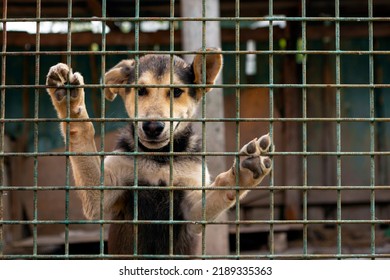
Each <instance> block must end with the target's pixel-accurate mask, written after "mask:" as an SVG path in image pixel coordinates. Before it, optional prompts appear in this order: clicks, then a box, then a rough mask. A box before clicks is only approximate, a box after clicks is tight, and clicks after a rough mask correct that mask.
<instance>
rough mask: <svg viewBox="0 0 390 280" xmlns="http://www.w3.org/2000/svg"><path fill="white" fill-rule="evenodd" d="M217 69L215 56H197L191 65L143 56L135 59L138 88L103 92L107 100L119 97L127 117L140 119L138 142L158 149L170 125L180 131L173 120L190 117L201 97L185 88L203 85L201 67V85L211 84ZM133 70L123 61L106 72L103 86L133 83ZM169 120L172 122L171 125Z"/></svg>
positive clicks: (218, 61) (165, 141)
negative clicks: (117, 95) (203, 64)
mask: <svg viewBox="0 0 390 280" xmlns="http://www.w3.org/2000/svg"><path fill="white" fill-rule="evenodd" d="M203 62H204V63H205V64H206V65H205V66H204V67H202V63H203ZM172 65H173V70H172V75H171V70H170V69H171V66H172ZM221 67H222V56H221V55H219V54H212V55H207V56H205V58H202V55H197V56H196V57H195V59H194V62H193V63H192V64H191V65H188V64H186V62H184V60H182V59H181V58H179V57H176V56H174V57H173V61H171V57H170V56H168V55H166V56H164V55H146V56H143V57H141V58H140V59H139V65H138V69H139V70H138V73H139V74H138V83H137V84H138V87H124V88H120V87H117V88H114V87H113V88H106V89H105V93H106V97H107V98H108V99H110V100H112V99H114V98H115V96H116V94H119V95H121V96H122V98H123V101H124V103H125V107H126V111H127V113H128V115H129V117H130V118H135V117H137V118H141V119H142V120H141V121H138V122H137V124H138V126H137V132H138V137H139V141H140V142H141V143H142V144H143V145H144V146H145V147H147V148H149V149H159V148H161V147H164V146H166V145H167V144H168V143H169V141H170V131H171V125H172V126H173V127H172V129H173V132H174V133H177V132H178V131H180V129H181V126H180V122H179V121H178V120H177V119H186V118H190V117H192V116H193V114H194V112H195V109H196V106H197V104H198V101H199V100H200V99H201V97H202V93H203V90H202V89H197V88H191V87H186V85H193V84H203V83H202V82H201V81H202V78H203V77H202V76H203V75H202V70H203V68H204V69H205V70H206V75H205V76H206V81H205V84H214V82H215V79H216V78H217V75H218V73H219V71H220V69H221ZM135 70H136V64H135V61H134V60H123V61H121V62H120V63H119V64H117V65H116V66H115V67H114V68H112V69H111V70H110V71H108V72H107V73H106V75H105V83H106V85H110V84H116V85H118V84H126V85H132V84H135ZM160 85H161V86H160ZM169 85H172V87H170V86H169ZM176 85H177V86H176ZM209 90H210V88H207V89H206V91H209ZM171 101H172V104H171ZM169 118H174V119H176V120H174V121H172V122H171V121H169Z"/></svg>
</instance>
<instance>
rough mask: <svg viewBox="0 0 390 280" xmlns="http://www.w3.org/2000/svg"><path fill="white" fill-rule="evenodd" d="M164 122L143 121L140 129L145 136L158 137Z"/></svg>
mask: <svg viewBox="0 0 390 280" xmlns="http://www.w3.org/2000/svg"><path fill="white" fill-rule="evenodd" d="M164 126H165V124H164V123H163V122H153V121H152V122H143V123H142V129H143V131H144V132H145V134H146V136H148V137H149V138H156V137H158V136H159V135H160V134H161V132H162V131H163V130H164Z"/></svg>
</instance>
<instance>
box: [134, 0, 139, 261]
mask: <svg viewBox="0 0 390 280" xmlns="http://www.w3.org/2000/svg"><path fill="white" fill-rule="evenodd" d="M139 14H140V0H136V1H135V18H134V20H136V19H138V18H139ZM139 34H140V22H135V33H134V35H135V38H134V40H135V46H134V49H135V50H137V51H138V50H139ZM138 79H139V55H136V56H135V83H137V84H138ZM134 116H135V118H138V93H137V94H136V95H135V102H134ZM134 125H135V127H138V121H137V120H135V122H134ZM134 143H135V145H134V146H135V147H134V151H137V152H138V130H137V129H134ZM134 186H137V187H138V157H137V156H136V155H135V154H134ZM138 202H139V201H138V190H134V210H133V212H134V217H133V220H134V222H135V224H134V245H133V249H134V252H133V253H134V256H137V255H138V240H139V236H138V223H137V221H138Z"/></svg>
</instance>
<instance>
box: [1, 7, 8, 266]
mask: <svg viewBox="0 0 390 280" xmlns="http://www.w3.org/2000/svg"><path fill="white" fill-rule="evenodd" d="M7 4H8V2H7V0H3V9H2V10H3V13H2V19H3V20H4V23H3V38H2V39H3V46H2V48H1V52H2V53H6V52H7V21H5V19H6V18H7ZM6 67H7V58H6V57H5V56H2V57H1V85H2V86H3V85H5V84H6V80H5V78H6V74H5V73H6V69H7V68H6ZM5 91H6V89H5V88H4V89H3V88H2V89H1V92H0V101H1V103H0V120H4V119H5ZM4 136H5V123H4V122H1V123H0V154H4V146H5V145H4ZM4 183H5V170H4V157H3V156H2V157H0V258H2V257H3V256H4V236H3V235H4V227H3V218H4V202H3V200H4V197H5V196H4V192H3V187H4Z"/></svg>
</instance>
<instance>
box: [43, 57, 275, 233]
mask: <svg viewBox="0 0 390 280" xmlns="http://www.w3.org/2000/svg"><path fill="white" fill-rule="evenodd" d="M202 61H203V59H202V55H197V56H196V57H195V59H194V64H193V67H194V74H195V83H199V84H203V83H202V69H203V67H202ZM124 66H126V67H127V66H128V67H130V66H134V61H132V60H124V61H121V62H120V63H119V64H118V65H116V66H115V67H114V68H113V69H111V70H109V71H108V72H107V74H106V76H105V81H106V85H108V86H107V88H105V93H106V97H107V98H108V99H110V100H112V99H114V98H115V96H116V94H120V95H121V96H122V98H123V101H124V104H125V107H126V110H127V113H128V115H129V116H130V117H134V115H135V113H134V98H135V89H134V88H125V87H124V88H117V87H110V85H113V84H126V78H125V77H124V76H123V67H124ZM221 67H222V56H221V55H219V54H211V55H207V56H206V65H205V69H206V71H207V73H206V81H205V82H206V84H207V85H212V84H214V82H215V79H216V77H217V75H218V73H219V72H220V69H221ZM168 73H169V72H168ZM68 76H69V79H70V81H73V80H74V79H77V80H78V81H79V83H80V85H81V86H82V85H83V84H84V81H83V79H82V76H81V75H80V74H78V73H74V74H73V73H72V72H71V70H70V69H69V67H68V66H67V65H65V64H61V63H60V64H57V65H55V66H53V67H52V68H51V69H50V71H49V74H48V80H47V84H48V85H49V88H48V93H49V94H50V96H51V98H52V102H53V105H54V107H55V109H56V111H57V113H58V117H59V118H65V117H66V111H67V110H66V98H64V99H62V100H60V101H59V100H58V98H57V95H56V90H58V88H59V87H61V86H63V85H64V84H66V82H67V77H68ZM53 77H54V82H53V81H52V80H51V79H53ZM56 79H57V80H58V83H55V81H56ZM138 82H139V84H144V85H145V86H147V85H148V84H165V85H166V84H170V75H164V76H162V77H159V78H157V77H156V76H155V75H154V72H153V69H150V71H147V72H145V73H144V74H143V75H142V76H141V77H139V81H138ZM173 84H183V82H182V81H180V80H179V78H178V77H177V76H176V75H175V76H174V79H173ZM76 90H77V93H78V95H77V97H75V98H72V99H71V101H70V106H71V108H70V112H71V114H70V117H72V118H74V119H86V118H88V113H87V111H86V108H85V104H84V89H83V88H82V87H81V88H78V89H76ZM183 90H184V93H183V95H182V96H181V97H180V98H178V99H177V100H175V102H174V104H173V112H172V113H173V117H175V118H183V119H185V118H189V117H192V114H193V113H194V111H195V108H196V105H197V104H196V103H197V101H198V100H199V99H200V98H199V97H200V96H201V95H202V94H203V92H202V90H201V89H199V90H197V93H196V95H197V99H198V100H195V99H194V98H192V97H190V96H189V89H188V88H184V89H183ZM206 91H209V90H206ZM169 92H170V89H169V88H166V87H161V88H148V95H147V96H143V97H139V98H138V117H140V118H150V119H158V118H169V117H170V115H171V113H170V97H169ZM165 123H166V127H165V128H164V132H163V133H164V134H163V137H166V138H167V141H169V131H170V127H169V125H170V122H169V121H168V122H165ZM174 125H176V123H174ZM180 125H182V124H180ZM180 125H179V128H178V130H180ZM183 126H184V124H183ZM69 129H70V143H69V144H70V146H69V147H70V151H71V152H77V153H84V152H95V151H96V146H95V143H94V129H93V125H92V123H91V122H85V121H84V122H71V123H70V124H69ZM62 131H63V133H64V132H65V131H66V124H65V123H62ZM139 134H140V139H141V141H142V137H143V135H142V132H141V133H139ZM261 139H262V140H264V141H268V142H266V143H268V144H267V146H266V147H260V140H257V139H255V140H253V141H251V142H250V143H248V144H247V145H245V146H244V147H243V149H242V151H241V153H242V156H241V158H240V168H239V172H240V180H239V185H240V186H243V187H247V186H250V187H252V186H256V185H257V184H259V183H260V182H261V181H262V179H263V178H264V177H265V176H266V175H267V174H268V173H269V172H270V170H271V166H270V160H269V158H268V157H267V156H266V155H263V154H264V153H266V152H267V151H268V150H269V149H271V147H272V144H271V140H270V139H269V136H268V135H266V136H263V137H262V138H261ZM164 145H165V144H164ZM254 147H255V149H254ZM253 159H256V161H253ZM70 160H71V164H72V170H73V175H74V179H75V184H76V186H99V185H100V176H101V175H100V157H98V156H71V157H70ZM268 161H269V162H268ZM244 162H245V167H244V165H243V163H244ZM137 167H138V169H137V172H138V178H140V179H142V178H147V179H148V181H149V182H151V183H152V184H155V185H158V184H159V181H160V180H163V181H165V182H170V178H171V177H170V169H169V165H166V166H163V167H162V166H160V165H158V164H153V163H152V162H151V161H149V160H147V158H142V157H140V158H139V160H138V163H137ZM235 169H236V166H235V164H234V165H233V167H232V168H231V169H229V170H228V171H226V172H224V173H221V174H219V175H218V176H217V177H216V179H215V181H214V182H212V183H210V178H209V173H208V170H207V167H205V170H204V171H205V177H206V178H205V183H206V185H207V186H211V187H215V188H216V189H215V190H207V191H206V192H205V195H206V209H205V213H206V220H208V221H211V220H214V219H215V218H216V217H218V216H219V215H220V214H221V213H222V212H223V211H225V210H226V209H228V208H229V207H231V206H232V205H234V204H235V201H236V191H235V190H218V186H236V181H237V180H236V171H235ZM104 171H105V172H104V185H105V186H107V187H106V190H105V191H104V212H105V213H104V215H103V213H100V196H101V192H100V191H99V190H80V191H79V193H80V197H81V200H82V205H83V209H84V213H85V215H86V217H87V218H89V219H100V218H101V216H102V215H103V217H104V218H110V217H111V215H112V214H113V213H114V212H115V211H116V210H115V203H116V201H118V198H120V197H121V195H122V191H121V190H110V188H112V186H121V185H124V184H126V182H128V181H131V180H132V179H133V178H132V176H133V174H134V161H133V160H129V159H128V158H126V157H124V156H107V157H106V158H105V160H104ZM256 172H258V173H259V174H260V175H259V176H258V177H257V178H255V177H256V176H255V175H254V174H256ZM172 178H173V179H172V181H173V184H172V185H173V186H185V187H191V186H192V187H196V188H199V187H201V186H202V164H201V163H199V162H196V161H195V162H191V161H184V162H180V164H175V165H174V166H173V176H172ZM246 193H247V191H245V190H242V191H240V192H239V196H240V197H243V196H244V195H245V194H246ZM184 200H185V201H183V203H182V205H183V209H184V215H185V218H186V219H188V220H190V221H199V220H202V191H201V190H188V191H186V193H185V198H184ZM190 229H191V230H192V231H193V232H196V233H199V232H200V231H201V226H200V225H198V224H193V225H191V226H190Z"/></svg>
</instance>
